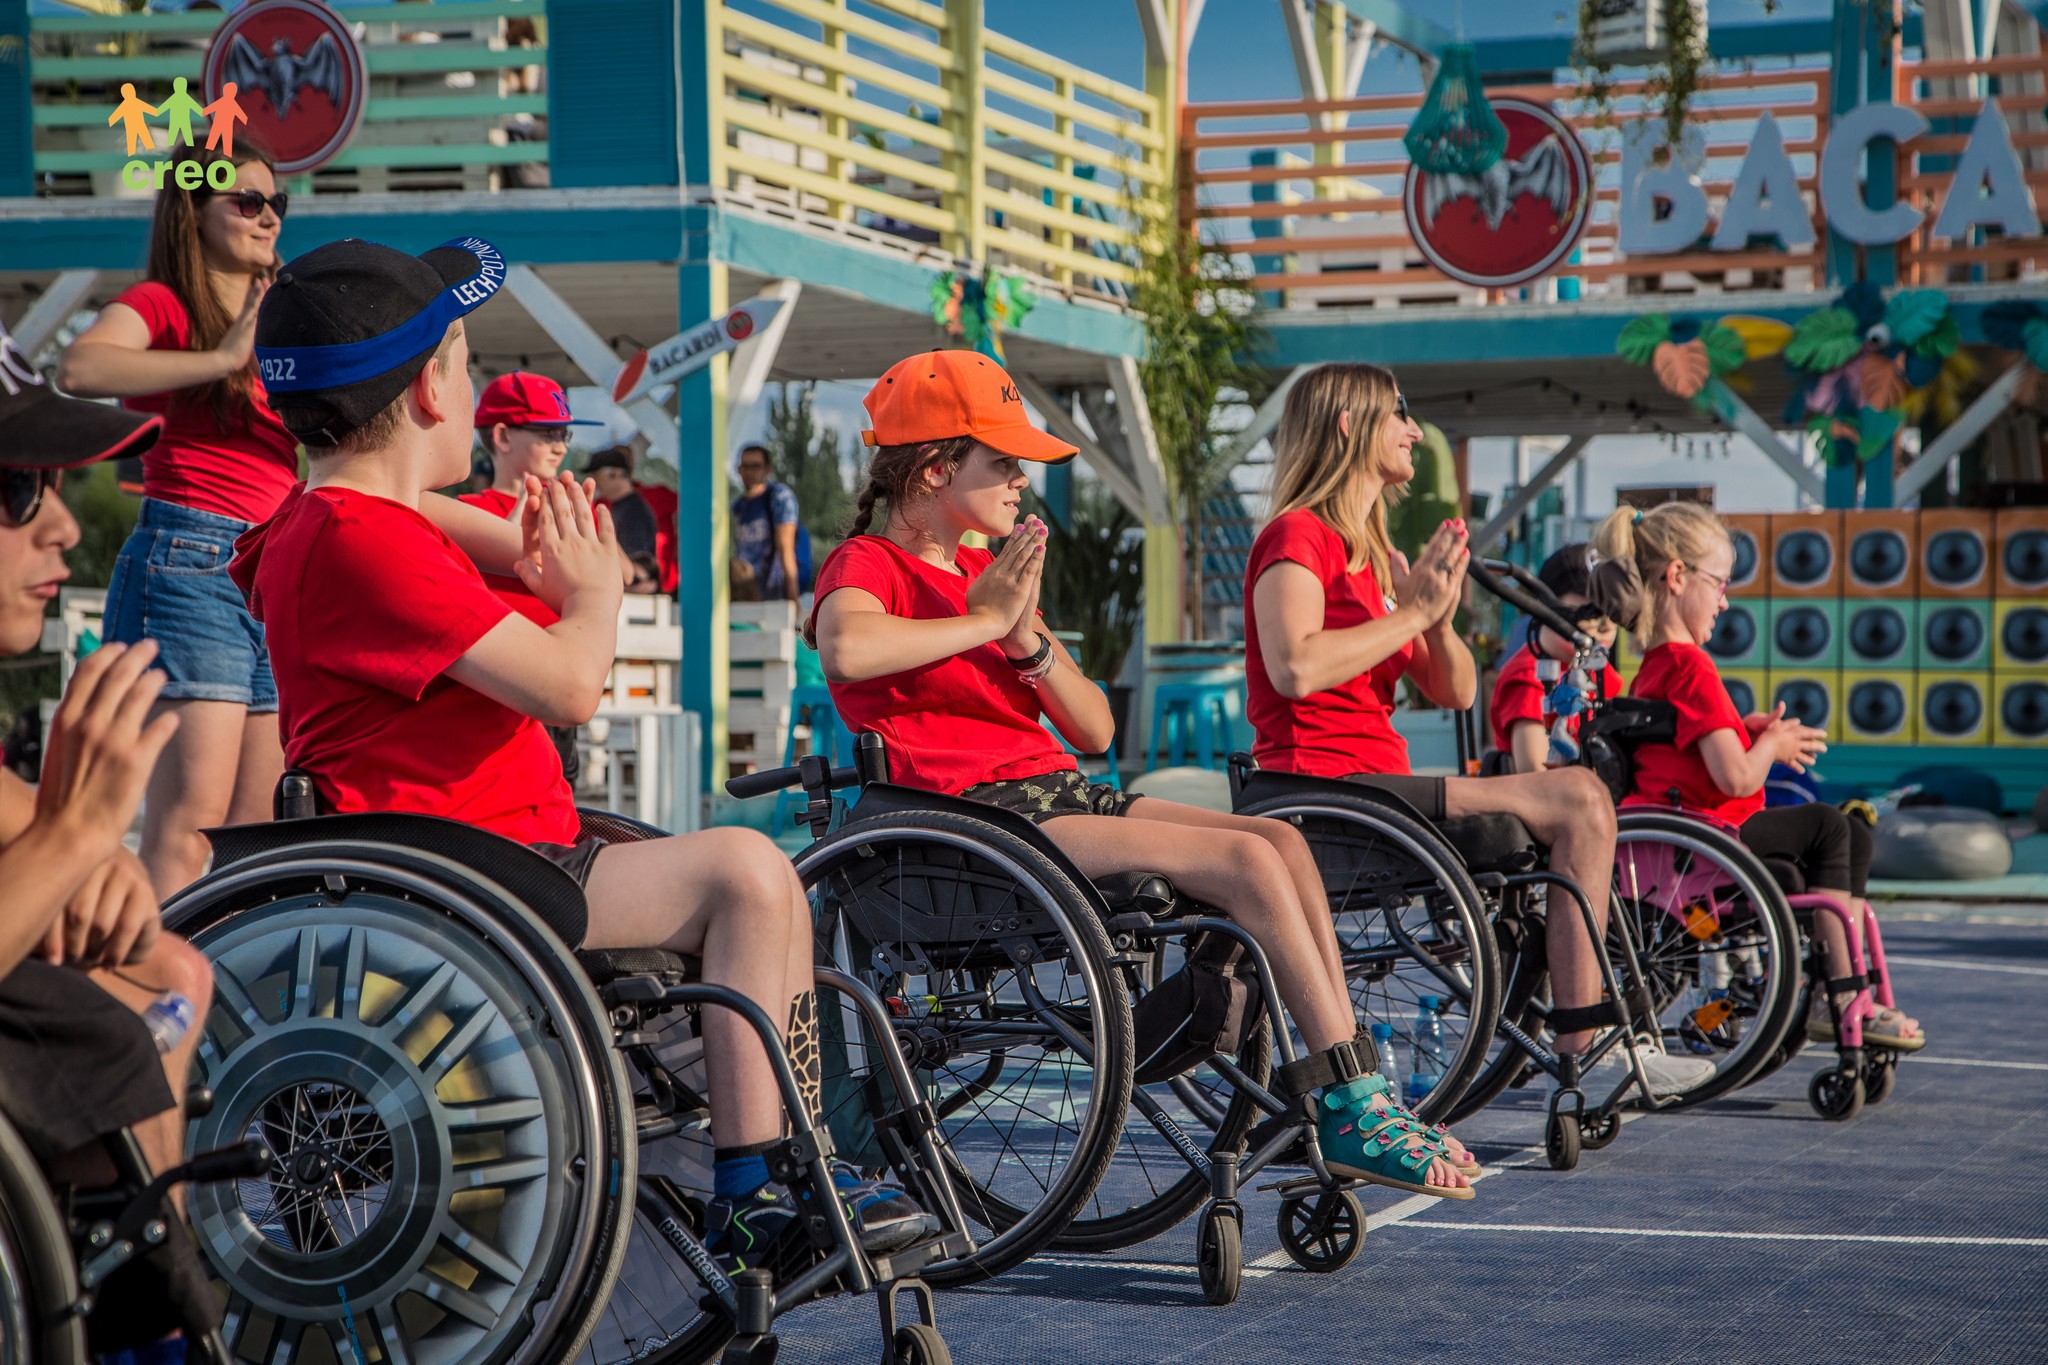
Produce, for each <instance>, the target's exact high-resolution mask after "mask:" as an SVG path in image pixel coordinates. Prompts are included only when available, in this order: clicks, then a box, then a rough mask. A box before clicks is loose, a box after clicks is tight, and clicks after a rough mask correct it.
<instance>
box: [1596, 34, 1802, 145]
mask: <svg viewBox="0 0 2048 1365" xmlns="http://www.w3.org/2000/svg"><path fill="white" fill-rule="evenodd" d="M1649 3H1651V4H1660V5H1662V6H1663V7H1664V38H1665V49H1664V54H1663V56H1662V57H1661V58H1659V59H1658V60H1657V61H1655V62H1652V63H1651V64H1650V67H1649V79H1648V82H1647V84H1646V86H1645V88H1644V90H1643V99H1644V103H1645V105H1646V106H1647V107H1648V109H1647V111H1648V112H1654V113H1655V114H1656V116H1657V117H1658V118H1660V119H1662V120H1663V121H1664V141H1665V150H1666V153H1667V154H1668V155H1673V156H1675V155H1677V153H1678V149H1679V148H1680V147H1681V146H1682V145H1683V141H1682V139H1683V138H1684V135H1685V127H1686V121H1687V119H1688V118H1689V117H1690V116H1691V112H1692V102H1693V98H1694V97H1695V96H1696V95H1698V94H1699V89H1700V76H1701V74H1702V73H1703V72H1704V71H1705V70H1706V69H1707V41H1706V35H1705V34H1704V33H1703V32H1701V30H1700V16H1699V15H1698V13H1696V12H1695V11H1694V9H1693V7H1692V0H1649ZM1598 8H1599V0H1579V27H1578V37H1577V40H1576V41H1575V42H1574V43H1573V45H1572V68H1573V70H1574V71H1576V72H1577V73H1578V77H1579V88H1580V90H1581V92H1582V95H1583V98H1584V100H1585V102H1586V103H1587V104H1588V105H1589V106H1591V108H1592V109H1593V110H1594V112H1595V115H1596V117H1597V118H1598V120H1599V122H1600V123H1601V124H1603V125H1605V124H1608V123H1610V122H1611V121H1612V119H1613V115H1614V63H1613V62H1612V61H1610V60H1608V59H1607V58H1604V57H1596V56H1594V55H1593V52H1592V49H1591V41H1592V32H1593V24H1594V22H1595V20H1596V19H1597V17H1598V13H1597V12H1598ZM1771 8H1772V5H1771V3H1770V0H1766V6H1765V12H1766V13H1768V12H1769V11H1770V9H1771Z"/></svg>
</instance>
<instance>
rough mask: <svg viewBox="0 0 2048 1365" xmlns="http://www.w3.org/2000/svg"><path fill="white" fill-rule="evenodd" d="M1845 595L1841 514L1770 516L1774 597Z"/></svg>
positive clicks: (1793, 513) (1812, 513) (1776, 514)
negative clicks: (1843, 587) (1843, 586)
mask: <svg viewBox="0 0 2048 1365" xmlns="http://www.w3.org/2000/svg"><path fill="white" fill-rule="evenodd" d="M1841 595H1842V514H1841V513H1840V512H1782V513H1781V512H1773V513H1772V514H1771V596H1772V597H1774V598H1785V597H1839V596H1841Z"/></svg>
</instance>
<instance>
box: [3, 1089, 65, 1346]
mask: <svg viewBox="0 0 2048 1365" xmlns="http://www.w3.org/2000/svg"><path fill="white" fill-rule="evenodd" d="M77 1298H78V1270H77V1266H76V1263H75V1262H74V1261H73V1259H72V1250H71V1240H70V1237H69V1235H68V1234H67V1233H66V1231H65V1228H64V1218H63V1215H62V1213H61V1212H60V1211H59V1210H58V1208H57V1204H56V1201H55V1200H53V1199H52V1198H51V1197H50V1191H49V1188H48V1187H47V1186H46V1185H45V1184H44V1183H43V1177H42V1174H41V1172H40V1171H39V1170H38V1168H37V1166H36V1160H35V1157H34V1155H33V1154H32V1153H31V1152H30V1151H29V1149H28V1144H27V1143H25V1142H23V1141H22V1140H21V1136H20V1135H19V1134H18V1133H16V1132H15V1131H14V1129H13V1127H12V1126H11V1125H9V1124H8V1123H7V1122H6V1121H5V1120H4V1119H0V1365H83V1362H84V1360H85V1358H86V1357H85V1323H84V1321H83V1320H82V1319H80V1318H76V1317H73V1316H71V1315H70V1314H69V1313H66V1312H64V1311H63V1309H64V1308H65V1307H66V1306H68V1305H70V1304H72V1303H74V1302H76V1301H77Z"/></svg>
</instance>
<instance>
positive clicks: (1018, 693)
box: [811, 535, 1079, 794]
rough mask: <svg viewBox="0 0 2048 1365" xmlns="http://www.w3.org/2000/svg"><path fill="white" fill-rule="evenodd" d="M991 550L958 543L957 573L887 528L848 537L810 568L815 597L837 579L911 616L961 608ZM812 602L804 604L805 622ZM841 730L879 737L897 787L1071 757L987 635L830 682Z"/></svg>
mask: <svg viewBox="0 0 2048 1365" xmlns="http://www.w3.org/2000/svg"><path fill="white" fill-rule="evenodd" d="M994 559H995V556H994V555H993V554H991V553H989V552H988V551H987V550H976V549H970V548H967V547H964V546H963V547H962V548H961V550H960V552H959V554H958V555H957V556H955V562H956V563H957V564H959V566H960V568H961V569H962V570H963V572H961V573H957V574H954V573H947V572H946V571H945V570H944V569H942V568H940V567H939V566H938V565H936V564H933V563H930V562H929V561H927V560H923V559H919V558H918V557H917V556H916V555H913V554H911V553H910V552H909V551H907V550H905V549H903V548H902V547H900V546H898V545H897V544H896V542H895V541H893V540H890V539H889V538H888V537H887V536H878V535H860V536H854V537H853V538H851V539H850V540H848V541H847V542H846V543H845V544H843V545H841V546H840V547H839V548H838V549H836V550H834V551H833V552H832V553H831V554H830V555H828V556H826V559H825V565H824V567H823V568H822V569H820V570H819V571H818V586H817V598H816V603H817V604H818V605H822V604H823V603H824V601H825V599H826V598H828V597H830V596H831V595H832V594H833V593H835V592H837V591H838V590H839V589H841V588H860V589H863V590H865V591H867V592H870V593H873V594H874V596H875V598H876V600H877V601H879V602H880V603H881V604H882V607H883V609H884V610H886V611H887V612H888V613H889V614H890V615H891V616H901V617H905V618H907V619H909V620H912V621H932V620H942V619H944V618H946V617H949V616H965V615H966V614H967V588H968V585H969V584H971V583H973V582H974V580H975V579H976V578H979V577H980V576H981V571H982V570H983V569H986V568H987V567H988V566H989V564H990V563H991V562H992V561H993V560H994ZM817 619H818V606H817V605H814V606H812V608H811V622H812V625H813V626H815V625H816V623H817ZM832 704H833V705H834V706H836V707H838V708H839V716H840V719H841V720H842V721H844V722H845V723H846V725H847V727H848V728H849V729H852V730H855V731H861V730H872V731H874V732H875V733H876V734H878V735H880V736H881V737H882V740H883V742H884V743H885V744H886V745H887V746H888V748H887V753H888V756H889V775H890V778H891V780H892V781H896V782H901V783H902V784H903V785H905V786H907V787H921V788H923V789H924V790H926V791H935V792H946V793H949V794H952V793H959V792H963V791H966V790H967V789H968V788H969V787H972V786H974V785H976V784H977V783H982V782H998V781H1007V780H1009V779H1012V778H1020V777H1040V776H1043V775H1044V774H1046V773H1051V772H1060V771H1063V770H1065V769H1069V768H1076V767H1078V766H1079V764H1077V763H1076V762H1075V761H1074V756H1073V755H1072V754H1070V753H1068V752H1067V751H1066V750H1065V749H1062V748H1061V747H1060V743H1059V741H1058V740H1056V739H1054V738H1053V737H1052V734H1051V733H1050V732H1049V731H1048V730H1047V729H1046V728H1045V727H1044V726H1043V725H1041V724H1039V723H1038V717H1039V706H1038V691H1037V689H1035V688H1033V687H1032V686H1031V685H1030V684H1029V683H1024V682H1019V681H1018V680H1017V670H1016V669H1015V668H1012V667H1011V666H1010V661H1009V660H1008V659H1007V658H1005V657H1004V656H1003V651H1002V647H1001V646H1000V645H998V644H996V643H994V642H993V641H991V642H990V643H988V644H985V645H977V646H975V647H974V648H973V649H970V650H968V651H967V652H966V653H964V654H956V655H954V656H953V657H952V658H950V659H942V660H940V661H939V662H938V663H935V664H926V665H925V666H924V667H922V668H913V669H910V670H908V671H906V672H903V673H891V674H889V675H888V676H887V677H883V678H869V679H867V680H866V681H865V682H852V683H840V682H836V683H833V684H832Z"/></svg>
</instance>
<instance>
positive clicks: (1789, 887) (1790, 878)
mask: <svg viewBox="0 0 2048 1365" xmlns="http://www.w3.org/2000/svg"><path fill="white" fill-rule="evenodd" d="M1762 862H1763V865H1764V871H1766V872H1768V873H1770V874H1771V880H1773V881H1775V882H1776V883H1777V884H1778V889H1779V890H1780V891H1783V892H1784V893H1785V894H1786V895H1788V896H1801V895H1804V894H1806V878H1805V876H1804V875H1802V874H1801V873H1800V871H1799V866H1798V864H1796V863H1793V862H1791V861H1789V860H1787V859H1784V858H1765V859H1763V860H1762Z"/></svg>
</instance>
